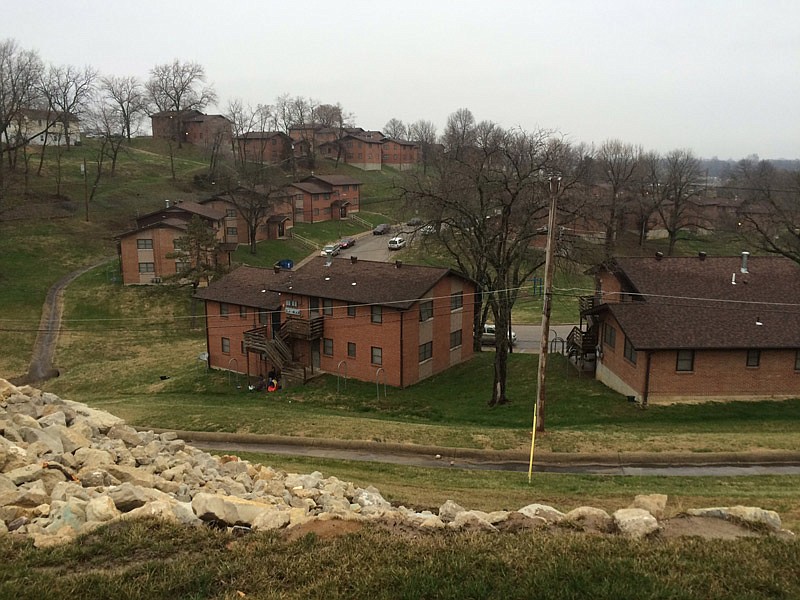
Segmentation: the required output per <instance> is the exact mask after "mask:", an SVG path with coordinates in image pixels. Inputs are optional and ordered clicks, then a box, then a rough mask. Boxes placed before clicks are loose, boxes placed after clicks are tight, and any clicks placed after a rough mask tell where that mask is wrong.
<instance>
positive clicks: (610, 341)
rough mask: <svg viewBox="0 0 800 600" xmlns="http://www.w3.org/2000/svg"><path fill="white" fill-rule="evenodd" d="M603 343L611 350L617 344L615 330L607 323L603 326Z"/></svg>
mask: <svg viewBox="0 0 800 600" xmlns="http://www.w3.org/2000/svg"><path fill="white" fill-rule="evenodd" d="M603 343H604V344H605V345H606V346H608V347H609V348H613V347H614V344H616V343H617V330H616V329H614V328H613V327H612V326H611V325H609V324H608V323H606V324H605V325H604V326H603Z"/></svg>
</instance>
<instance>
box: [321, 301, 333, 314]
mask: <svg viewBox="0 0 800 600" xmlns="http://www.w3.org/2000/svg"><path fill="white" fill-rule="evenodd" d="M322 314H323V315H328V316H329V317H332V316H333V300H331V299H330V298H323V299H322Z"/></svg>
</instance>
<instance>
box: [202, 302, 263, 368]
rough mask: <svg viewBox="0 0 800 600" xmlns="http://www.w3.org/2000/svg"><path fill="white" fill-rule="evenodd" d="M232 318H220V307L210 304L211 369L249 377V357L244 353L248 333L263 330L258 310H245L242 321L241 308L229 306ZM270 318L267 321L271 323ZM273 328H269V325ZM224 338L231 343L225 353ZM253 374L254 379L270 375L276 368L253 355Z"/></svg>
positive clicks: (250, 355) (208, 342) (251, 362)
mask: <svg viewBox="0 0 800 600" xmlns="http://www.w3.org/2000/svg"><path fill="white" fill-rule="evenodd" d="M227 306H228V315H227V316H222V315H221V314H220V303H219V302H211V301H206V339H207V344H208V358H209V366H210V367H211V368H212V369H223V370H230V371H235V372H238V373H247V372H248V365H247V360H248V356H247V355H246V353H244V352H242V342H243V341H244V332H245V331H248V330H250V329H254V328H256V327H260V326H261V324H260V323H259V322H258V309H255V308H252V307H244V310H245V316H244V318H243V317H242V315H241V313H240V307H239V306H238V305H235V304H228V305H227ZM269 317H270V315H269V313H268V314H267V321H268V322H269V321H270V318H269ZM267 327H269V325H267ZM222 338H227V339H229V340H230V350H229V351H228V352H223V351H222ZM249 360H250V365H249V367H250V368H249V372H250V374H251V375H266V374H267V373H268V372H269V370H270V369H271V368H272V365H270V364H268V363H266V362H265V361H263V360H261V357H260V355H259V354H256V353H252V352H251V353H249Z"/></svg>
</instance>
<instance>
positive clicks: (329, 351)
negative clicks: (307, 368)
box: [322, 338, 333, 356]
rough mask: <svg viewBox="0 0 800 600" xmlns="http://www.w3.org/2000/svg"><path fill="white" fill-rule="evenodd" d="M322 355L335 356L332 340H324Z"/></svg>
mask: <svg viewBox="0 0 800 600" xmlns="http://www.w3.org/2000/svg"><path fill="white" fill-rule="evenodd" d="M322 353H323V354H324V355H325V356H333V340H332V339H331V338H322Z"/></svg>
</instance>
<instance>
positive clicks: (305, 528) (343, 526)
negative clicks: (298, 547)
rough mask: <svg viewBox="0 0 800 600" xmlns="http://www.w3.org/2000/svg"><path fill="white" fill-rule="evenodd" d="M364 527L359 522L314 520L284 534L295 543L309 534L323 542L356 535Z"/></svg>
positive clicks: (284, 536)
mask: <svg viewBox="0 0 800 600" xmlns="http://www.w3.org/2000/svg"><path fill="white" fill-rule="evenodd" d="M362 527H364V524H363V523H360V522H358V521H342V520H340V519H331V520H328V521H320V520H317V519H315V520H313V521H309V522H308V523H304V524H302V525H298V526H296V527H292V528H291V529H286V530H284V532H283V539H285V540H286V541H289V542H293V541H295V540H297V539H299V538H301V537H303V536H306V535H308V534H309V533H311V534H314V535H315V536H317V537H318V538H321V539H323V540H325V539H330V538H335V537H339V536H340V535H347V534H349V533H356V532H357V531H360V530H361V528H362Z"/></svg>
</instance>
